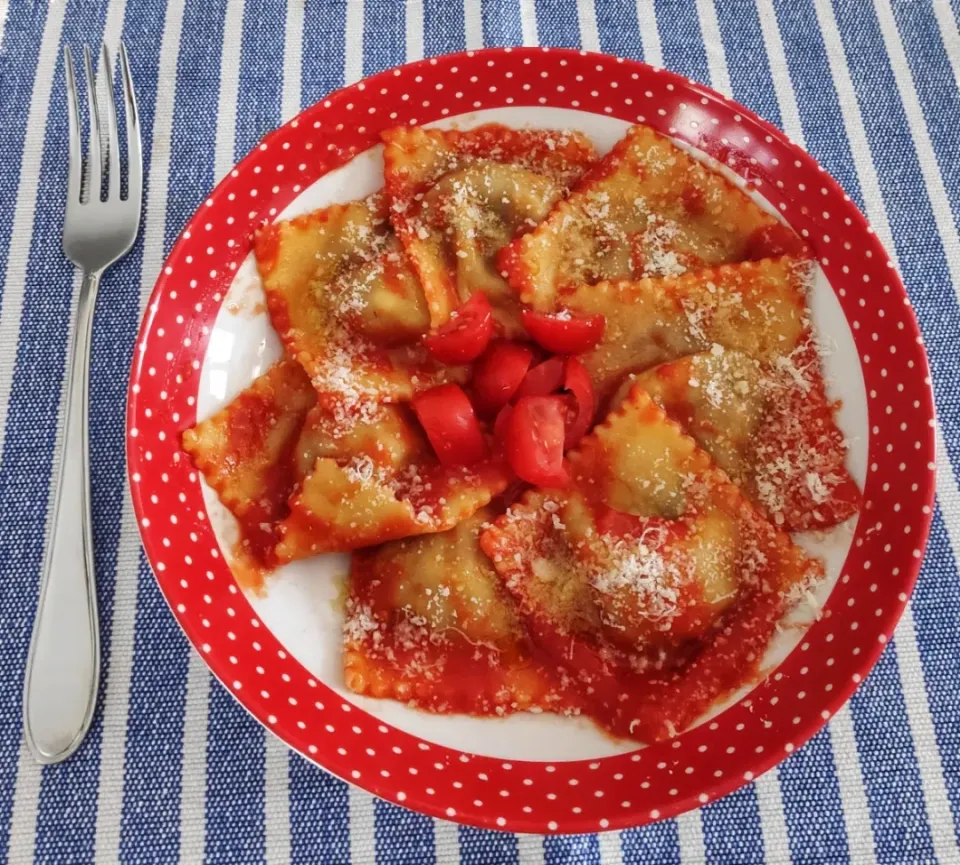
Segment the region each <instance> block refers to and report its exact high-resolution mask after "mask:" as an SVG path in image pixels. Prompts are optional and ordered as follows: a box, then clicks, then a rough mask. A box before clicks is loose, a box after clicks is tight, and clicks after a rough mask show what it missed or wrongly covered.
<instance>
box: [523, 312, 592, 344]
mask: <svg viewBox="0 0 960 865" xmlns="http://www.w3.org/2000/svg"><path fill="white" fill-rule="evenodd" d="M520 318H521V320H522V321H523V326H524V327H525V328H526V329H527V330H528V331H529V333H530V336H532V337H533V338H534V339H535V340H536V341H537V342H538V343H539V344H540V345H542V346H543V347H544V348H545V349H546V350H547V351H552V352H553V353H554V354H582V353H583V352H585V351H590V349H592V348H593V347H594V346H595V345H596V344H597V343H598V342H600V340H601V339H602V338H603V328H604V325H605V324H606V321H605V319H604V317H603V316H602V315H584V316H575V315H571V314H570V313H569V312H560V313H554V314H547V313H541V312H534V311H533V310H531V309H525V310H523V312H521V313H520Z"/></svg>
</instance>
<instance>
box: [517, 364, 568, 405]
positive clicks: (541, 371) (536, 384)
mask: <svg viewBox="0 0 960 865" xmlns="http://www.w3.org/2000/svg"><path fill="white" fill-rule="evenodd" d="M563 368H564V362H563V358H562V357H551V358H548V359H547V360H545V361H544V362H543V363H538V364H537V365H536V366H535V367H533V369H531V370H530V371H529V372H528V373H527V374H526V375H525V376H524V377H523V381H522V382H521V383H520V387H518V388H517V393H516V396H517V397H522V396H547V395H548V394H551V393H553V392H554V391H555V390H559V389H560V387H561V385H562V384H563Z"/></svg>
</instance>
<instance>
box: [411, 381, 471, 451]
mask: <svg viewBox="0 0 960 865" xmlns="http://www.w3.org/2000/svg"><path fill="white" fill-rule="evenodd" d="M413 410H414V412H415V413H416V415H417V418H418V420H419V421H420V425H421V426H422V427H423V429H424V432H426V434H427V438H428V439H430V444H431V445H432V446H433V449H434V451H435V452H436V454H437V459H439V460H440V462H441V463H442V464H443V465H445V466H450V465H459V466H468V465H471V464H472V463H475V462H478V461H479V460H482V459H485V458H486V457H487V455H488V454H489V450H488V448H487V442H486V439H484V437H483V431H482V430H481V429H480V422H479V421H478V420H477V416H476V415H475V414H474V413H473V406H472V405H471V404H470V400H469V399H467V395H466V394H465V393H464V392H463V390H462V389H461V388H460V386H459V385H455V384H442V385H440V386H439V387H434V388H431V389H430V390H428V391H426V392H424V393H422V394H420V395H419V396H417V397H414V400H413Z"/></svg>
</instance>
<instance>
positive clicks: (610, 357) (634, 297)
mask: <svg viewBox="0 0 960 865" xmlns="http://www.w3.org/2000/svg"><path fill="white" fill-rule="evenodd" d="M812 267H813V265H812V264H811V262H810V261H809V260H798V259H796V258H793V257H790V256H783V257H780V258H772V259H765V260H763V261H758V262H752V261H748V262H743V263H741V264H734V265H724V266H722V267H717V268H709V269H706V270H700V271H695V272H693V273H688V274H685V275H683V276H678V277H665V278H663V279H641V280H638V281H636V282H631V281H629V280H620V281H617V282H601V283H599V284H597V285H592V286H579V287H577V288H574V289H572V290H571V291H570V292H569V293H566V294H564V295H563V301H562V302H563V304H564V307H565V308H566V309H568V310H569V311H570V312H571V314H574V315H581V316H586V315H602V316H604V318H605V320H606V325H605V327H604V333H603V337H602V338H601V340H600V342H599V344H598V345H597V346H596V347H595V348H594V349H592V350H590V351H587V352H586V354H584V355H583V357H582V360H583V363H584V365H585V366H586V367H587V369H588V370H589V371H590V375H591V377H592V378H593V380H594V382H595V383H596V387H597V390H598V391H599V392H600V394H601V395H602V396H604V397H609V396H610V394H611V393H612V391H613V390H614V389H615V388H616V387H617V386H619V384H620V383H621V382H622V381H623V377H624V375H625V374H626V373H628V372H636V371H638V370H644V369H649V368H650V367H651V366H655V365H656V364H658V363H663V362H665V361H669V360H676V359H677V358H678V357H683V356H684V355H688V354H696V353H697V352H701V351H707V350H708V349H710V348H711V347H712V346H713V345H714V344H719V345H722V346H724V347H726V348H730V349H735V350H738V351H742V352H744V353H746V354H749V355H751V356H752V357H755V358H757V359H758V360H762V361H765V362H767V363H775V362H778V359H779V358H785V359H786V358H789V357H790V355H791V353H792V352H794V351H796V350H797V348H798V347H799V346H801V345H803V344H804V343H806V342H807V341H808V340H809V339H810V334H811V328H810V313H809V311H808V310H807V300H806V299H807V292H808V291H809V288H810V283H811V275H812Z"/></svg>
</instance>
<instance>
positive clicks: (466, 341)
mask: <svg viewBox="0 0 960 865" xmlns="http://www.w3.org/2000/svg"><path fill="white" fill-rule="evenodd" d="M491 336H493V310H492V309H491V307H490V301H489V300H487V296H486V295H485V294H484V293H483V292H482V291H475V292H474V293H473V294H472V295H470V299H469V300H468V301H467V302H466V303H464V304H461V306H460V307H459V308H458V309H456V310H454V311H453V313H452V314H451V315H450V319H449V321H447V322H446V323H445V324H442V325H441V326H440V328H439V329H438V330H437V331H436V332H435V333H431V334H430V335H429V336H428V337H427V338H426V339H425V340H424V343H425V344H426V346H427V350H428V351H429V352H430V354H432V355H433V356H434V357H435V358H436V359H437V360H439V361H440V362H441V363H448V364H457V363H470V361H472V360H476V359H477V358H478V357H480V355H481V354H483V352H484V349H486V347H487V343H488V342H490V337H491Z"/></svg>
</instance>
